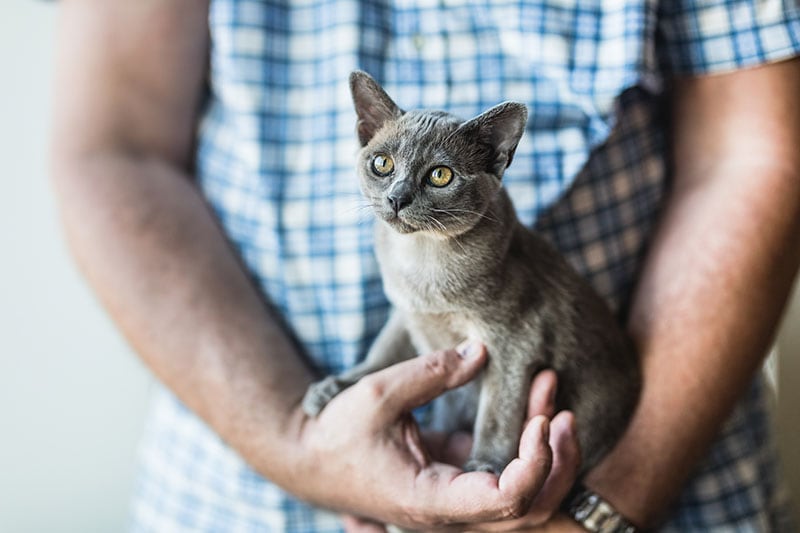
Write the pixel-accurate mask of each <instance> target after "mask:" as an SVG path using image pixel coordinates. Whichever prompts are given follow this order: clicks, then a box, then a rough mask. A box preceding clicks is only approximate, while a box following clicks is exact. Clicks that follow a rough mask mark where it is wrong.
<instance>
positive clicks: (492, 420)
mask: <svg viewBox="0 0 800 533" xmlns="http://www.w3.org/2000/svg"><path fill="white" fill-rule="evenodd" d="M505 355H510V354H505ZM490 357H491V355H490ZM507 359H508V361H507V362H497V359H496V358H495V359H493V360H492V359H490V362H489V365H488V366H487V368H486V370H485V373H484V376H483V381H482V382H481V392H480V399H479V401H478V415H477V418H476V420H475V442H474V444H473V447H472V453H471V454H470V458H469V460H468V461H467V463H466V464H465V465H464V469H465V470H468V471H481V472H493V473H495V474H497V475H499V474H500V473H501V472H502V471H503V469H504V468H505V467H506V465H508V463H510V462H511V460H512V459H514V458H515V457H517V455H518V451H519V450H518V449H519V439H520V434H521V433H522V424H523V422H524V420H525V410H526V409H527V402H528V389H529V388H530V384H531V378H532V377H533V372H532V371H531V369H530V367H529V365H517V368H514V365H509V364H508V362H511V361H514V358H512V357H508V358H507Z"/></svg>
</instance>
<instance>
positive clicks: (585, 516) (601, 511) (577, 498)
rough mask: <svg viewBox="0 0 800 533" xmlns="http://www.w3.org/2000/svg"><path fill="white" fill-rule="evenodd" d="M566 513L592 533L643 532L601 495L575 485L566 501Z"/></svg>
mask: <svg viewBox="0 0 800 533" xmlns="http://www.w3.org/2000/svg"><path fill="white" fill-rule="evenodd" d="M564 504H565V505H564V509H565V511H566V513H567V514H568V515H569V516H570V517H571V518H572V519H573V520H575V521H576V522H577V523H579V524H580V525H582V526H583V527H584V528H585V529H586V530H587V531H590V532H591V533H641V532H640V530H639V529H637V528H636V526H634V525H633V524H631V523H630V522H628V521H627V520H626V519H625V517H623V516H622V515H621V514H619V512H617V510H616V509H614V507H613V506H612V505H611V504H610V503H608V502H607V501H605V500H604V499H603V498H602V497H601V496H600V495H598V494H597V493H594V492H592V491H591V490H589V489H587V488H586V487H584V486H583V485H581V484H577V485H575V487H573V489H572V491H571V492H570V494H569V496H568V497H567V499H566V500H565V501H564Z"/></svg>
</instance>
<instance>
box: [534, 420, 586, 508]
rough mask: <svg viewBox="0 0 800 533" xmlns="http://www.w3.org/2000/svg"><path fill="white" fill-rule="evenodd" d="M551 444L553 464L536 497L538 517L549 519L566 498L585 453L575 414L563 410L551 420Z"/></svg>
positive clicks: (535, 506)
mask: <svg viewBox="0 0 800 533" xmlns="http://www.w3.org/2000/svg"><path fill="white" fill-rule="evenodd" d="M550 447H551V448H552V449H553V468H552V469H551V470H550V475H549V476H548V478H547V481H546V482H545V484H544V486H543V487H542V490H541V491H540V492H539V494H538V495H537V496H536V500H534V503H533V507H534V510H535V512H534V515H535V516H534V517H532V518H533V519H534V521H536V522H539V521H544V520H547V519H549V518H550V517H551V516H553V514H555V513H556V511H558V508H559V506H560V505H561V502H562V501H563V500H564V498H566V496H567V494H568V493H569V490H570V488H571V487H572V485H573V483H575V476H577V474H578V469H579V468H580V464H581V453H580V448H579V447H578V441H577V440H576V436H575V417H574V416H573V414H572V413H571V412H570V411H562V412H560V413H558V415H556V417H555V418H554V419H553V420H552V422H550Z"/></svg>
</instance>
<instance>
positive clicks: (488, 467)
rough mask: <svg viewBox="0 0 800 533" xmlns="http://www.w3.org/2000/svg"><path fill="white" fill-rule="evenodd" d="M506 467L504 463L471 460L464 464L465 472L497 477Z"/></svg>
mask: <svg viewBox="0 0 800 533" xmlns="http://www.w3.org/2000/svg"><path fill="white" fill-rule="evenodd" d="M505 467H506V465H505V464H504V463H502V462H498V461H491V460H484V459H478V458H474V457H473V458H471V459H469V460H468V461H467V462H466V463H464V470H465V471H467V472H489V473H490V474H495V475H497V476H499V475H500V473H501V472H502V471H503V469H504V468H505Z"/></svg>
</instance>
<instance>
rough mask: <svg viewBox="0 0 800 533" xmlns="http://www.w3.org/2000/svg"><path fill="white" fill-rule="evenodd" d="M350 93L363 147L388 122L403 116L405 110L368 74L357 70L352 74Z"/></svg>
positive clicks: (359, 138)
mask: <svg viewBox="0 0 800 533" xmlns="http://www.w3.org/2000/svg"><path fill="white" fill-rule="evenodd" d="M350 92H351V94H352V95H353V104H354V105H355V108H356V114H357V115H358V126H357V129H358V140H359V142H360V143H361V146H365V145H366V144H367V143H368V142H369V141H370V139H372V137H373V135H375V133H376V132H377V131H378V130H379V129H381V127H382V126H383V124H384V123H385V122H386V121H387V120H390V119H396V118H398V117H400V116H401V115H402V114H403V110H402V109H400V108H399V107H397V104H395V103H394V101H392V99H391V98H389V95H388V94H386V91H384V90H383V89H382V88H381V86H380V85H378V82H376V81H375V80H374V79H372V76H370V75H369V74H367V73H366V72H363V71H361V70H356V71H355V72H353V73H352V74H350Z"/></svg>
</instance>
